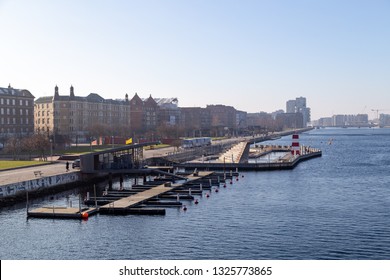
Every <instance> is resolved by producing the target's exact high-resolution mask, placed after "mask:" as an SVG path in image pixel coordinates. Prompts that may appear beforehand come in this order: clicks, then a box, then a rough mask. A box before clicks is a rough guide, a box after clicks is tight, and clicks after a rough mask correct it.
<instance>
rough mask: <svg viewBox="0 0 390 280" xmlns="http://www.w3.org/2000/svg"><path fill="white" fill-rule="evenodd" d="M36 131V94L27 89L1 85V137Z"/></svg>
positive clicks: (22, 134)
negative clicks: (2, 86)
mask: <svg viewBox="0 0 390 280" xmlns="http://www.w3.org/2000/svg"><path fill="white" fill-rule="evenodd" d="M32 133H34V96H33V95H32V94H31V93H30V92H29V91H28V90H26V89H15V88H13V87H11V85H9V86H8V88H1V87H0V137H1V138H4V139H5V138H7V137H12V136H24V135H28V134H32Z"/></svg>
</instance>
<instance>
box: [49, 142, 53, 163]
mask: <svg viewBox="0 0 390 280" xmlns="http://www.w3.org/2000/svg"><path fill="white" fill-rule="evenodd" d="M49 141H50V161H53V140H52V139H50V140H49Z"/></svg>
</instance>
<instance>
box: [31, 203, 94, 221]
mask: <svg viewBox="0 0 390 280" xmlns="http://www.w3.org/2000/svg"><path fill="white" fill-rule="evenodd" d="M97 212H98V209H97V208H82V209H80V208H73V207H60V206H46V207H41V208H37V209H34V210H32V211H28V212H27V217H34V218H60V219H88V217H89V216H92V215H94V214H96V213H97Z"/></svg>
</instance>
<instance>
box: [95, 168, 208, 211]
mask: <svg viewBox="0 0 390 280" xmlns="http://www.w3.org/2000/svg"><path fill="white" fill-rule="evenodd" d="M212 173H213V172H207V171H202V172H199V173H198V174H196V175H193V174H192V175H189V176H187V181H186V182H190V181H194V180H198V179H201V178H203V177H206V176H209V175H211V174H212ZM182 185H183V184H171V185H169V186H166V185H165V184H162V185H158V186H156V187H152V188H150V189H148V190H145V191H143V192H139V193H137V194H133V195H130V196H128V197H124V198H121V199H118V200H116V201H113V202H110V203H108V204H105V205H103V206H101V207H100V209H99V210H100V212H116V211H124V210H125V209H129V208H132V207H135V206H137V205H139V204H141V203H143V202H144V201H147V200H149V199H151V198H154V197H157V196H159V195H162V194H165V193H167V192H170V191H172V190H175V189H177V188H179V187H181V186H182Z"/></svg>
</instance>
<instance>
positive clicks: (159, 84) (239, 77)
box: [0, 0, 390, 120]
mask: <svg viewBox="0 0 390 280" xmlns="http://www.w3.org/2000/svg"><path fill="white" fill-rule="evenodd" d="M389 12H390V2H388V1H379V0H378V1H348V0H347V1H316V2H314V3H312V2H310V1H283V0H282V1H249V0H248V1H247V0H244V1H202V0H200V1H178V0H170V1H157V0H149V1H131V0H130V1H90V0H86V1H74V0H70V1H49V0H38V1H27V0H12V1H7V0H3V1H0V26H1V27H2V35H3V36H2V38H3V43H2V44H0V53H1V54H2V67H0V86H2V87H6V86H8V84H11V86H12V87H14V88H18V89H27V90H29V91H30V92H31V93H32V94H33V95H34V96H35V97H36V98H39V97H41V96H50V95H53V93H54V87H55V86H56V85H57V86H58V87H59V91H60V94H64V95H65V94H68V92H69V88H70V86H71V85H73V86H74V88H75V94H76V95H79V96H87V95H88V94H89V93H98V94H99V95H101V96H104V97H105V98H113V99H116V98H124V96H125V94H126V93H127V94H129V95H133V94H134V93H135V92H138V94H139V95H140V96H144V97H148V96H149V95H150V94H151V95H152V96H153V97H177V98H178V100H179V103H180V106H182V107H190V106H197V107H205V106H206V105H208V104H224V105H229V106H233V107H235V108H236V109H237V110H243V111H247V112H260V111H265V112H269V113H271V112H274V111H276V110H279V109H283V110H286V108H285V104H286V101H287V100H291V99H295V98H296V97H299V96H304V97H306V99H307V107H309V108H311V119H312V120H316V119H319V118H321V117H330V116H332V115H337V114H368V115H369V117H370V118H374V117H376V115H377V112H376V111H372V109H375V110H376V109H379V110H383V111H382V113H385V114H389V113H390V97H389V96H390V94H389V93H390V80H389V79H388V77H390V66H389V65H390V52H389V51H388V50H389V49H390V18H389V17H388V14H389Z"/></svg>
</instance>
